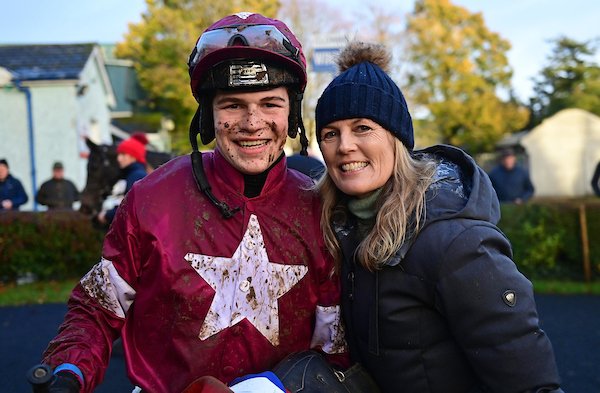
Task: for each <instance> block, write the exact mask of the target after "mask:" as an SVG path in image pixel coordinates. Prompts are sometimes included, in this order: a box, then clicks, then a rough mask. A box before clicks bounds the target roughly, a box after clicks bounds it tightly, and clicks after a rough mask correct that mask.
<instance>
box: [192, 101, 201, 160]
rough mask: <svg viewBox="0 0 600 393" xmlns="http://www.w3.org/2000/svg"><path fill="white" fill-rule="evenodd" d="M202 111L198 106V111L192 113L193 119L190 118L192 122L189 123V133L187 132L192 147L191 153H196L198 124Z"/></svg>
mask: <svg viewBox="0 0 600 393" xmlns="http://www.w3.org/2000/svg"><path fill="white" fill-rule="evenodd" d="M201 112H202V109H201V107H200V106H199V107H198V109H197V110H196V113H194V117H192V121H190V132H189V138H190V144H191V145H192V150H193V151H198V139H197V138H198V131H199V128H200V127H199V123H200V119H201V116H202V113H201Z"/></svg>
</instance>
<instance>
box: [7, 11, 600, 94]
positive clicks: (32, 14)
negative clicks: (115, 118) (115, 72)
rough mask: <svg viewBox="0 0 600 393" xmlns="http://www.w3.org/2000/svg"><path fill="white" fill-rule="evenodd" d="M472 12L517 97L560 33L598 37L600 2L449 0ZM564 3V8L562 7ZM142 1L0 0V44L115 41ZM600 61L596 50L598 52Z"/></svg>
mask: <svg viewBox="0 0 600 393" xmlns="http://www.w3.org/2000/svg"><path fill="white" fill-rule="evenodd" d="M327 3H328V4H334V6H335V5H340V7H342V8H341V11H342V12H346V13H348V14H349V15H354V16H358V17H359V16H360V14H361V13H362V12H366V10H367V8H366V7H367V6H368V5H369V4H370V3H371V4H380V1H371V2H369V1H366V0H328V1H327ZM452 3H453V4H455V5H460V6H462V7H465V8H467V9H468V10H469V11H471V12H482V13H483V17H484V20H485V22H486V26H487V27H488V28H489V29H490V30H492V31H494V32H496V33H498V34H499V35H500V36H501V37H502V38H504V39H507V40H508V41H510V42H511V45H512V49H511V50H510V51H509V52H508V58H509V62H510V64H511V66H512V67H513V70H514V75H513V86H514V87H515V91H516V94H517V96H518V97H519V98H521V99H522V100H524V101H527V99H528V98H529V97H531V95H532V86H533V84H532V81H531V78H532V77H534V76H536V75H537V74H538V73H539V71H540V70H541V69H542V68H543V67H544V66H545V65H546V64H547V56H548V55H549V54H550V53H551V48H552V45H551V43H549V42H548V40H549V39H554V38H557V37H559V36H567V37H569V38H572V39H575V40H578V41H586V40H590V39H592V38H594V37H600V23H599V22H598V21H600V2H599V1H589V0H569V1H562V0H452ZM385 4H386V8H387V7H389V8H390V9H392V8H394V9H398V10H399V11H400V12H401V13H407V12H410V10H411V9H412V6H413V1H412V0H387V1H386V3H385ZM567 6H568V8H567ZM145 9H146V6H145V1H144V0H95V1H81V0H51V1H47V0H18V1H17V0H0V44H8V43H12V44H15V43H17V44H31V43H54V44H62V43H81V42H98V43H114V42H117V41H121V40H122V39H123V36H124V34H125V33H126V32H127V30H128V24H129V23H137V22H139V21H140V20H141V13H142V12H144V10H145ZM596 58H597V61H598V62H600V50H598V53H597V56H596Z"/></svg>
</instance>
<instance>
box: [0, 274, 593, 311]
mask: <svg viewBox="0 0 600 393" xmlns="http://www.w3.org/2000/svg"><path fill="white" fill-rule="evenodd" d="M75 284H77V280H67V281H51V282H34V283H32V284H24V285H15V284H8V285H4V284H0V307H1V306H19V305H25V304H44V303H66V301H67V299H68V297H69V293H70V292H71V290H72V289H73V287H74V286H75ZM533 286H534V289H535V291H536V293H544V294H551V293H554V294H560V295H574V294H591V295H600V282H593V283H590V284H585V283H581V282H564V281H539V280H538V281H534V285H533Z"/></svg>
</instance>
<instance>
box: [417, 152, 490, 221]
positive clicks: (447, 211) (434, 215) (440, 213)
mask: <svg viewBox="0 0 600 393" xmlns="http://www.w3.org/2000/svg"><path fill="white" fill-rule="evenodd" d="M416 153H417V154H418V153H421V154H426V155H431V156H433V157H434V158H435V159H436V161H438V162H440V165H439V166H438V173H437V175H436V177H437V179H436V181H435V182H434V183H433V184H432V185H431V186H430V187H429V189H428V190H427V195H426V199H427V200H426V218H425V224H424V226H426V225H429V224H430V223H432V222H435V221H439V220H446V219H454V218H465V219H474V220H483V221H488V222H490V223H492V224H494V225H496V224H497V223H498V221H499V220H500V203H499V202H498V197H497V196H496V192H495V191H494V188H493V186H492V183H491V181H490V179H489V177H488V175H487V174H486V173H485V171H484V170H483V169H481V168H480V167H479V166H478V165H477V164H476V163H475V160H473V158H472V157H471V156H469V155H468V154H467V153H465V152H464V151H462V150H461V149H458V148H456V147H452V146H448V145H437V146H432V147H429V148H427V149H424V150H420V151H418V152H416ZM442 168H446V170H445V172H443V173H440V171H442V170H443V169H442Z"/></svg>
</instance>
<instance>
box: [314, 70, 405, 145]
mask: <svg viewBox="0 0 600 393" xmlns="http://www.w3.org/2000/svg"><path fill="white" fill-rule="evenodd" d="M353 118H367V119H371V120H373V121H374V122H376V123H378V124H379V125H380V126H382V127H383V128H385V129H387V130H388V131H390V132H391V133H392V134H394V136H396V138H398V139H400V141H402V143H403V144H404V145H405V146H406V147H407V148H408V149H409V150H412V148H413V147H414V137H413V125H412V119H411V116H410V113H409V112H408V106H407V105H406V100H405V99H404V96H403V95H402V92H401V91H400V89H399V88H398V86H397V85H396V83H395V82H394V81H393V80H392V79H391V78H390V77H389V75H387V74H386V73H385V72H384V71H383V70H382V69H381V68H379V67H378V66H377V65H375V64H373V63H369V62H363V63H359V64H356V65H354V66H352V67H350V68H349V69H347V70H346V71H344V72H343V73H341V74H340V75H338V76H337V77H336V78H335V79H334V80H333V81H332V82H331V83H330V84H329V86H327V88H326V89H325V91H324V92H323V94H322V95H321V97H320V98H319V101H318V102H317V109H316V122H317V140H319V141H320V133H321V129H323V127H325V126H326V125H327V124H329V123H332V122H334V121H337V120H344V119H353Z"/></svg>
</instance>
